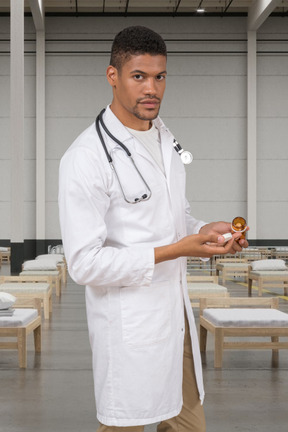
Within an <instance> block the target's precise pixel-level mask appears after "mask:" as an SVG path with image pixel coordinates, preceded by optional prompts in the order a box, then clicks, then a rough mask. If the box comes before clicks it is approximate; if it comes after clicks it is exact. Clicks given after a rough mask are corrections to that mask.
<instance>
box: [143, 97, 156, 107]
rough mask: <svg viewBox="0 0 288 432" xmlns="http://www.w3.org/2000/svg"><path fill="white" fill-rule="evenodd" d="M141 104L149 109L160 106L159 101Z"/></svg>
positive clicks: (151, 100) (148, 100)
mask: <svg viewBox="0 0 288 432" xmlns="http://www.w3.org/2000/svg"><path fill="white" fill-rule="evenodd" d="M139 103H140V104H141V105H144V106H145V107H148V108H155V107H156V106H157V105H159V101H158V100H157V99H147V100H144V101H141V102H139Z"/></svg>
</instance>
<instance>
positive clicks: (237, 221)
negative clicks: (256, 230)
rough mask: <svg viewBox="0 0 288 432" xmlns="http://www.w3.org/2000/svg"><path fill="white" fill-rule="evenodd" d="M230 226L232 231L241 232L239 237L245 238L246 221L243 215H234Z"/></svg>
mask: <svg viewBox="0 0 288 432" xmlns="http://www.w3.org/2000/svg"><path fill="white" fill-rule="evenodd" d="M231 228H232V230H233V231H234V232H239V231H240V232H241V233H242V235H241V237H240V239H245V238H246V229H247V222H246V220H245V219H244V218H243V217H241V216H237V217H235V218H234V219H233V221H232V224H231Z"/></svg>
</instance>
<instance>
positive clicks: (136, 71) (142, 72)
mask: <svg viewBox="0 0 288 432" xmlns="http://www.w3.org/2000/svg"><path fill="white" fill-rule="evenodd" d="M130 73H131V74H133V73H139V74H142V75H147V72H144V71H141V70H139V69H135V70H133V71H131V72H130ZM162 74H167V71H166V70H164V71H162V72H158V73H157V75H162Z"/></svg>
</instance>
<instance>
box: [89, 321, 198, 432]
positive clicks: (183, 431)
mask: <svg viewBox="0 0 288 432" xmlns="http://www.w3.org/2000/svg"><path fill="white" fill-rule="evenodd" d="M185 328H186V330H185V338H184V359H183V406H182V410H181V412H180V414H178V416H176V417H173V418H171V419H169V420H164V421H162V422H161V423H160V424H159V425H158V426H157V432H205V430H206V424H205V417H204V410H203V406H202V405H201V403H200V400H199V394H198V389H197V384H196V380H195V372H194V363H193V355H192V348H191V338H190V335H189V330H188V329H189V324H188V321H187V318H186V315H185ZM143 431H144V426H125V427H118V426H105V425H103V424H101V425H100V427H99V428H98V430H97V432H143Z"/></svg>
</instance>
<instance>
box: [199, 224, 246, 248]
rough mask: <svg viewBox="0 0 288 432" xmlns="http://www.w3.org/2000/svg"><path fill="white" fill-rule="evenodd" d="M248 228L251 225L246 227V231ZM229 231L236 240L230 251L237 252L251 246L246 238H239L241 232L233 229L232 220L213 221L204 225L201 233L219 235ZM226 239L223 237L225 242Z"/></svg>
mask: <svg viewBox="0 0 288 432" xmlns="http://www.w3.org/2000/svg"><path fill="white" fill-rule="evenodd" d="M248 230H249V227H247V228H246V231H248ZM246 231H245V232H246ZM228 232H229V233H231V234H232V236H233V238H234V242H233V243H232V245H231V249H230V250H229V252H228V253H231V254H235V253H236V252H241V251H242V249H243V248H247V247H248V246H249V243H248V241H247V240H246V239H240V240H239V238H240V237H241V233H240V232H238V233H237V232H234V231H232V229H231V223H230V222H223V221H220V222H211V223H209V224H207V225H204V226H203V227H202V228H201V229H200V231H199V234H207V235H209V234H218V235H219V236H221V235H222V234H226V233H228ZM224 241H225V240H224V239H223V242H224Z"/></svg>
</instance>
